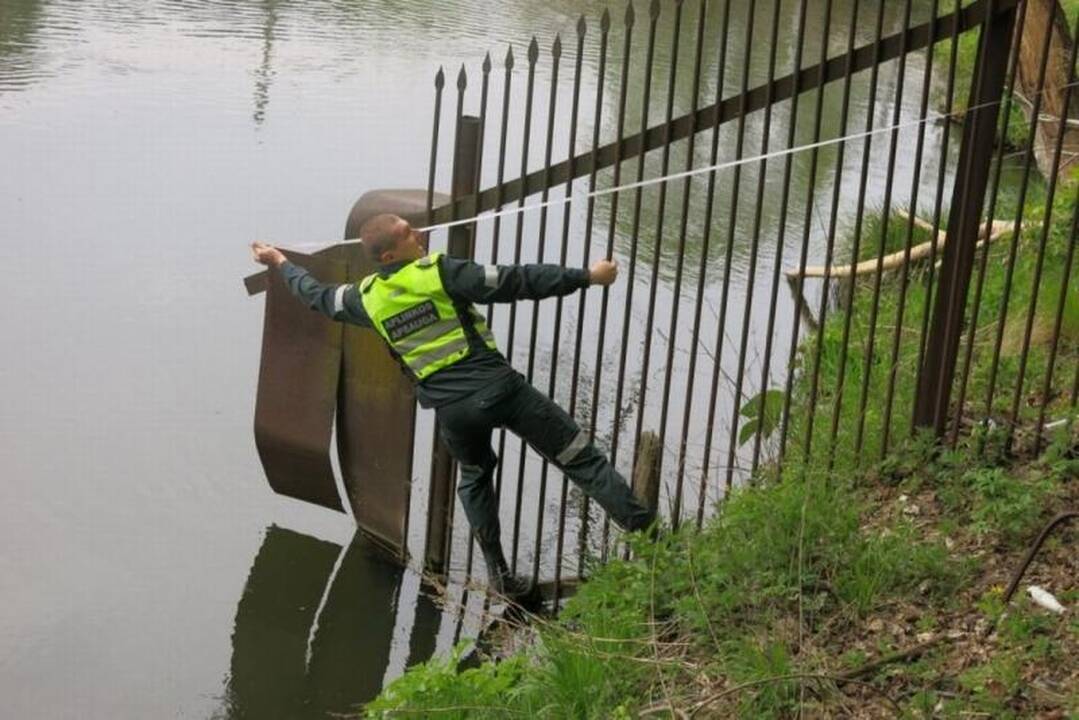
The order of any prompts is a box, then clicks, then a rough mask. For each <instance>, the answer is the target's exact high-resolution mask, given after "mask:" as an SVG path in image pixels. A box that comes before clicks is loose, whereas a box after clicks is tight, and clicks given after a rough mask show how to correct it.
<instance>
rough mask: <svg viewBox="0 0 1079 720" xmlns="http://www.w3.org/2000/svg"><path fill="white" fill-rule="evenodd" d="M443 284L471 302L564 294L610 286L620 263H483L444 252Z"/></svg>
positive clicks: (526, 298)
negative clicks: (579, 265)
mask: <svg viewBox="0 0 1079 720" xmlns="http://www.w3.org/2000/svg"><path fill="white" fill-rule="evenodd" d="M439 266H440V267H439V270H440V272H441V273H442V284H443V286H444V287H445V288H446V292H448V293H449V294H450V295H451V296H452V297H454V298H456V299H459V300H465V301H467V302H478V303H496V302H513V301H515V300H542V299H543V298H548V297H561V296H563V295H569V294H570V293H572V292H575V291H577V290H581V289H582V288H586V287H588V286H589V285H610V284H611V283H612V282H614V280H615V278H616V277H617V276H618V266H617V265H615V264H614V263H613V262H610V261H609V260H600V261H599V262H597V263H595V264H594V265H592V268H591V269H590V270H586V269H585V268H566V267H562V266H561V265H543V264H536V265H480V264H479V263H475V262H472V261H470V260H463V259H461V258H454V257H449V256H446V255H443V256H442V257H441V258H440V259H439Z"/></svg>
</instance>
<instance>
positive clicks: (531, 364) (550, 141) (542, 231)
mask: <svg viewBox="0 0 1079 720" xmlns="http://www.w3.org/2000/svg"><path fill="white" fill-rule="evenodd" d="M561 58H562V38H561V37H560V36H558V35H555V38H554V44H553V45H552V46H551V60H552V69H551V92H550V98H549V100H548V103H547V141H546V144H545V146H544V151H543V191H542V193H541V194H540V202H541V204H542V205H543V206H542V207H541V208H540V217H539V244H538V246H537V249H536V262H538V263H541V262H543V255H544V251H545V250H546V248H547V205H546V203H547V199H548V198H549V197H550V194H551V187H550V185H551V183H550V180H551V152H552V150H553V148H554V123H555V110H556V105H557V100H558V66H559V60H560V59H561ZM538 331H539V301H538V300H533V301H532V322H531V328H530V330H529V334H528V340H529V342H528V372H527V375H526V377H527V378H528V382H529V383H531V382H532V378H533V375H534V373H535V369H536V341H537V340H538V339H539V332H538ZM551 372H552V373H553V372H554V363H552V365H551ZM526 449H527V448H526V446H525V443H524V440H522V441H521V454H520V456H519V462H518V466H517V471H518V487H519V488H522V489H523V485H522V484H521V479H523V478H524V475H525V457H526V455H527V453H526ZM518 497H520V490H519V491H518ZM546 497H547V462H546V460H543V461H542V462H541V466H540V486H539V502H538V503H536V506H537V507H536V537H535V542H534V547H533V551H532V584H533V585H535V584H536V581H537V580H538V578H539V553H540V540H542V538H543V511H544V506H545V505H546V502H545V500H546Z"/></svg>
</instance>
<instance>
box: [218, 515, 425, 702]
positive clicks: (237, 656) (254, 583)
mask: <svg viewBox="0 0 1079 720" xmlns="http://www.w3.org/2000/svg"><path fill="white" fill-rule="evenodd" d="M404 579H405V571H404V570H403V569H402V568H401V567H400V566H398V565H396V564H395V563H393V562H392V561H390V560H389V559H385V558H383V557H382V555H381V554H380V553H379V552H378V550H376V549H375V548H374V547H373V546H372V545H371V543H369V542H368V541H366V540H365V539H364V538H363V537H362V536H361V535H360V534H359V533H357V534H356V536H355V537H354V538H353V540H352V542H351V543H350V544H349V545H348V547H345V548H342V547H341V546H339V545H337V544H336V543H332V542H327V541H325V540H319V539H316V538H313V537H310V536H308V535H303V534H301V533H297V532H293V531H291V530H285V529H282V528H279V527H277V526H270V527H269V528H267V530H266V536H265V539H264V540H263V542H262V547H261V548H260V549H259V552H258V555H257V556H256V557H255V562H254V564H253V565H252V567H251V572H250V574H249V575H248V577H247V584H246V585H245V586H244V591H243V596H242V597H241V598H240V602H239V604H238V606H237V608H236V623H235V627H234V628H233V633H232V661H231V663H230V672H229V676H228V678H227V680H226V684H225V696H224V699H223V706H222V708H221V711H220V712H219V713H218V714H217V717H220V718H260V719H261V718H306V717H312V718H314V717H318V718H322V717H325V716H326V714H327V713H343V712H348V711H350V710H355V706H356V705H357V704H359V703H363V702H366V701H368V700H370V699H371V698H372V697H374V696H375V695H376V694H377V693H378V691H379V690H380V689H381V687H382V683H383V679H384V676H385V675H387V674H389V673H390V672H394V671H396V672H400V671H401V669H402V668H403V666H404V664H405V663H404V662H400V661H401V660H405V661H406V662H407V664H408V665H411V664H413V663H416V662H421V661H423V660H426V659H427V658H429V657H430V656H431V654H432V653H433V652H434V649H435V639H436V631H437V628H438V624H439V620H440V618H441V612H440V611H439V610H438V609H437V608H436V607H435V606H434V604H433V602H432V601H431V600H430V599H429V598H427V597H426V596H425V595H423V594H422V593H420V594H417V595H416V597H415V598H408V597H404V598H403V595H405V594H407V593H405V594H403V593H402V581H403V580H404ZM413 601H414V604H413ZM401 626H406V627H405V628H404V630H405V632H401V630H400V627H401ZM395 629H397V632H395ZM395 659H396V660H397V661H398V662H395ZM387 666H388V667H389V668H390V671H387V670H386V668H387Z"/></svg>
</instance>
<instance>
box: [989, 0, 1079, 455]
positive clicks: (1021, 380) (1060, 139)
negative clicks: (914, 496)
mask: <svg viewBox="0 0 1079 720" xmlns="http://www.w3.org/2000/svg"><path fill="white" fill-rule="evenodd" d="M1051 7H1052V8H1053V9H1052V11H1051V13H1050V17H1049V22H1048V25H1049V26H1050V27H1051V26H1052V25H1053V24H1054V23H1055V20H1056V12H1057V10H1056V8H1057V5H1056V3H1053V5H1052V6H1051ZM1076 29H1077V30H1079V23H1076ZM1050 45H1052V35H1051V34H1050V36H1049V37H1047V38H1046V39H1045V47H1046V50H1045V54H1046V55H1047V56H1048V48H1049V46H1050ZM1077 48H1079V37H1074V38H1072V51H1071V57H1070V58H1069V59H1068V85H1067V88H1066V89H1065V90H1064V103H1063V104H1062V105H1061V110H1060V129H1059V131H1058V132H1057V139H1056V147H1055V148H1054V149H1053V166H1052V167H1053V169H1052V170H1051V171H1050V173H1049V188H1048V189H1047V190H1046V193H1045V215H1044V216H1043V218H1042V232H1041V238H1040V239H1039V240H1038V256H1037V258H1036V259H1035V261H1034V279H1033V281H1032V283H1031V288H1030V303H1029V305H1028V306H1027V322H1026V327H1025V328H1024V329H1023V349H1022V351H1021V352H1020V353H1019V377H1018V378H1017V379H1016V381H1015V393H1014V394H1013V396H1012V411H1011V415H1010V420H1009V422H1008V435H1007V437H1006V438H1005V441H1004V449H1005V452H1007V451H1008V450H1010V448H1011V444H1012V440H1013V439H1014V436H1015V427H1016V425H1017V424H1018V423H1019V404H1020V402H1021V401H1022V399H1023V387H1024V385H1025V381H1026V373H1027V355H1028V354H1029V353H1030V335H1031V333H1032V332H1033V330H1034V316H1035V315H1036V314H1037V310H1038V291H1039V290H1040V288H1041V281H1042V272H1043V271H1044V269H1045V246H1046V244H1047V243H1048V242H1049V227H1050V225H1051V224H1052V221H1053V200H1055V199H1056V190H1057V180H1058V179H1059V177H1060V157H1061V151H1062V150H1063V149H1064V136H1065V135H1066V134H1067V129H1068V108H1069V107H1071V105H1070V103H1071V95H1072V82H1073V81H1074V80H1075V51H1076V49H1077ZM1045 93H1046V88H1045V74H1044V72H1043V73H1042V82H1041V83H1039V84H1038V97H1039V98H1041V97H1043V96H1044V95H1045ZM1031 118H1032V119H1033V122H1032V123H1031V127H1030V134H1031V136H1032V137H1033V136H1035V135H1037V134H1038V124H1039V123H1040V122H1041V117H1040V116H1039V114H1038V113H1037V112H1034V113H1032V114H1031ZM1065 287H1067V283H1065ZM1057 332H1058V333H1059V332H1060V331H1059V328H1058V329H1057ZM1055 344H1056V343H1055V338H1054V345H1055ZM1042 402H1043V406H1042V408H1043V412H1044V403H1045V402H1046V401H1045V400H1044V399H1043V401H1042ZM1034 442H1035V447H1038V446H1040V444H1041V428H1040V427H1038V428H1037V433H1036V434H1035V441H1034Z"/></svg>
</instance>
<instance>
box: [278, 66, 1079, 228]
mask: <svg viewBox="0 0 1079 720" xmlns="http://www.w3.org/2000/svg"><path fill="white" fill-rule="evenodd" d="M1076 85H1079V81H1074V82H1071V83H1068V84H1067V85H1061V86H1059V87H1054V88H1045V89H1043V90H1042V91H1041V92H1042V93H1045V92H1048V91H1049V90H1050V89H1051V90H1063V89H1065V88H1070V87H1075V86H1076ZM1002 102H1003V99H1002V100H994V101H993V102H987V103H983V104H981V105H975V106H973V107H969V108H967V109H966V110H964V111H962V112H961V113H939V112H937V113H930V114H927V115H926V116H925V117H924V118H918V119H916V120H908V121H906V122H901V123H897V124H894V125H884V126H881V127H876V128H872V129H870V130H863V131H861V132H856V133H850V134H848V135H843V136H840V137H836V138H830V139H828V140H820V141H818V142H814V143H808V144H806V145H796V146H794V147H789V148H785V149H782V150H773V151H772V152H769V153H764V154H761V155H753V156H750V157H742V158H737V159H735V160H726V161H724V162H721V163H716V164H714V165H707V166H704V167H699V168H693V169H691V170H683V171H681V172H675V173H670V174H668V175H661V176H658V177H654V178H648V179H646V180H639V181H636V182H631V183H626V184H624V185H618V186H616V187H610V188H603V189H600V190H593V191H592V192H588V193H572V192H571V193H569V194H567V195H565V196H564V197H561V198H556V199H554V200H546V201H544V202H538V203H531V204H526V205H520V206H517V207H511V208H506V209H504V210H488V211H486V212H482V213H479V214H478V215H474V216H472V217H467V218H461V219H459V220H450V221H449V222H444V223H438V224H436V225H427V226H426V227H420V228H416V230H417V231H419V232H432V231H435V230H444V229H446V228H452V227H457V226H458V225H469V224H471V223H474V222H479V221H481V220H493V219H494V218H497V217H506V216H508V215H516V214H518V213H525V212H530V211H533V210H540V209H543V208H547V207H553V206H556V205H565V204H568V203H571V202H573V201H574V200H587V199H588V198H596V197H603V196H604V195H612V194H614V193H617V192H622V191H623V190H635V189H637V188H644V187H648V186H649V185H657V184H659V183H663V182H670V181H672V180H681V179H682V178H687V177H693V176H695V175H701V174H703V173H709V172H717V171H719V170H725V169H727V168H732V167H735V166H738V165H746V164H749V163H755V162H763V161H765V160H771V159H773V158H779V157H785V156H787V155H793V154H794V153H798V152H804V151H806V150H815V149H818V148H822V147H828V146H830V145H838V144H839V143H844V142H847V141H848V140H858V139H861V138H866V137H870V136H872V135H877V134H880V133H884V132H890V131H895V130H903V129H905V128H910V127H915V126H917V125H921V124H922V123H928V122H931V121H935V120H945V119H948V118H952V117H962V116H965V115H967V114H969V113H971V112H974V111H976V110H981V109H982V108H987V107H990V106H993V105H999V104H1001V103H1002ZM358 242H361V241H360V239H359V238H350V239H347V240H337V241H332V242H326V243H303V244H301V245H293V246H292V248H294V249H301V248H327V247H334V246H337V245H350V244H354V243H358Z"/></svg>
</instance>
